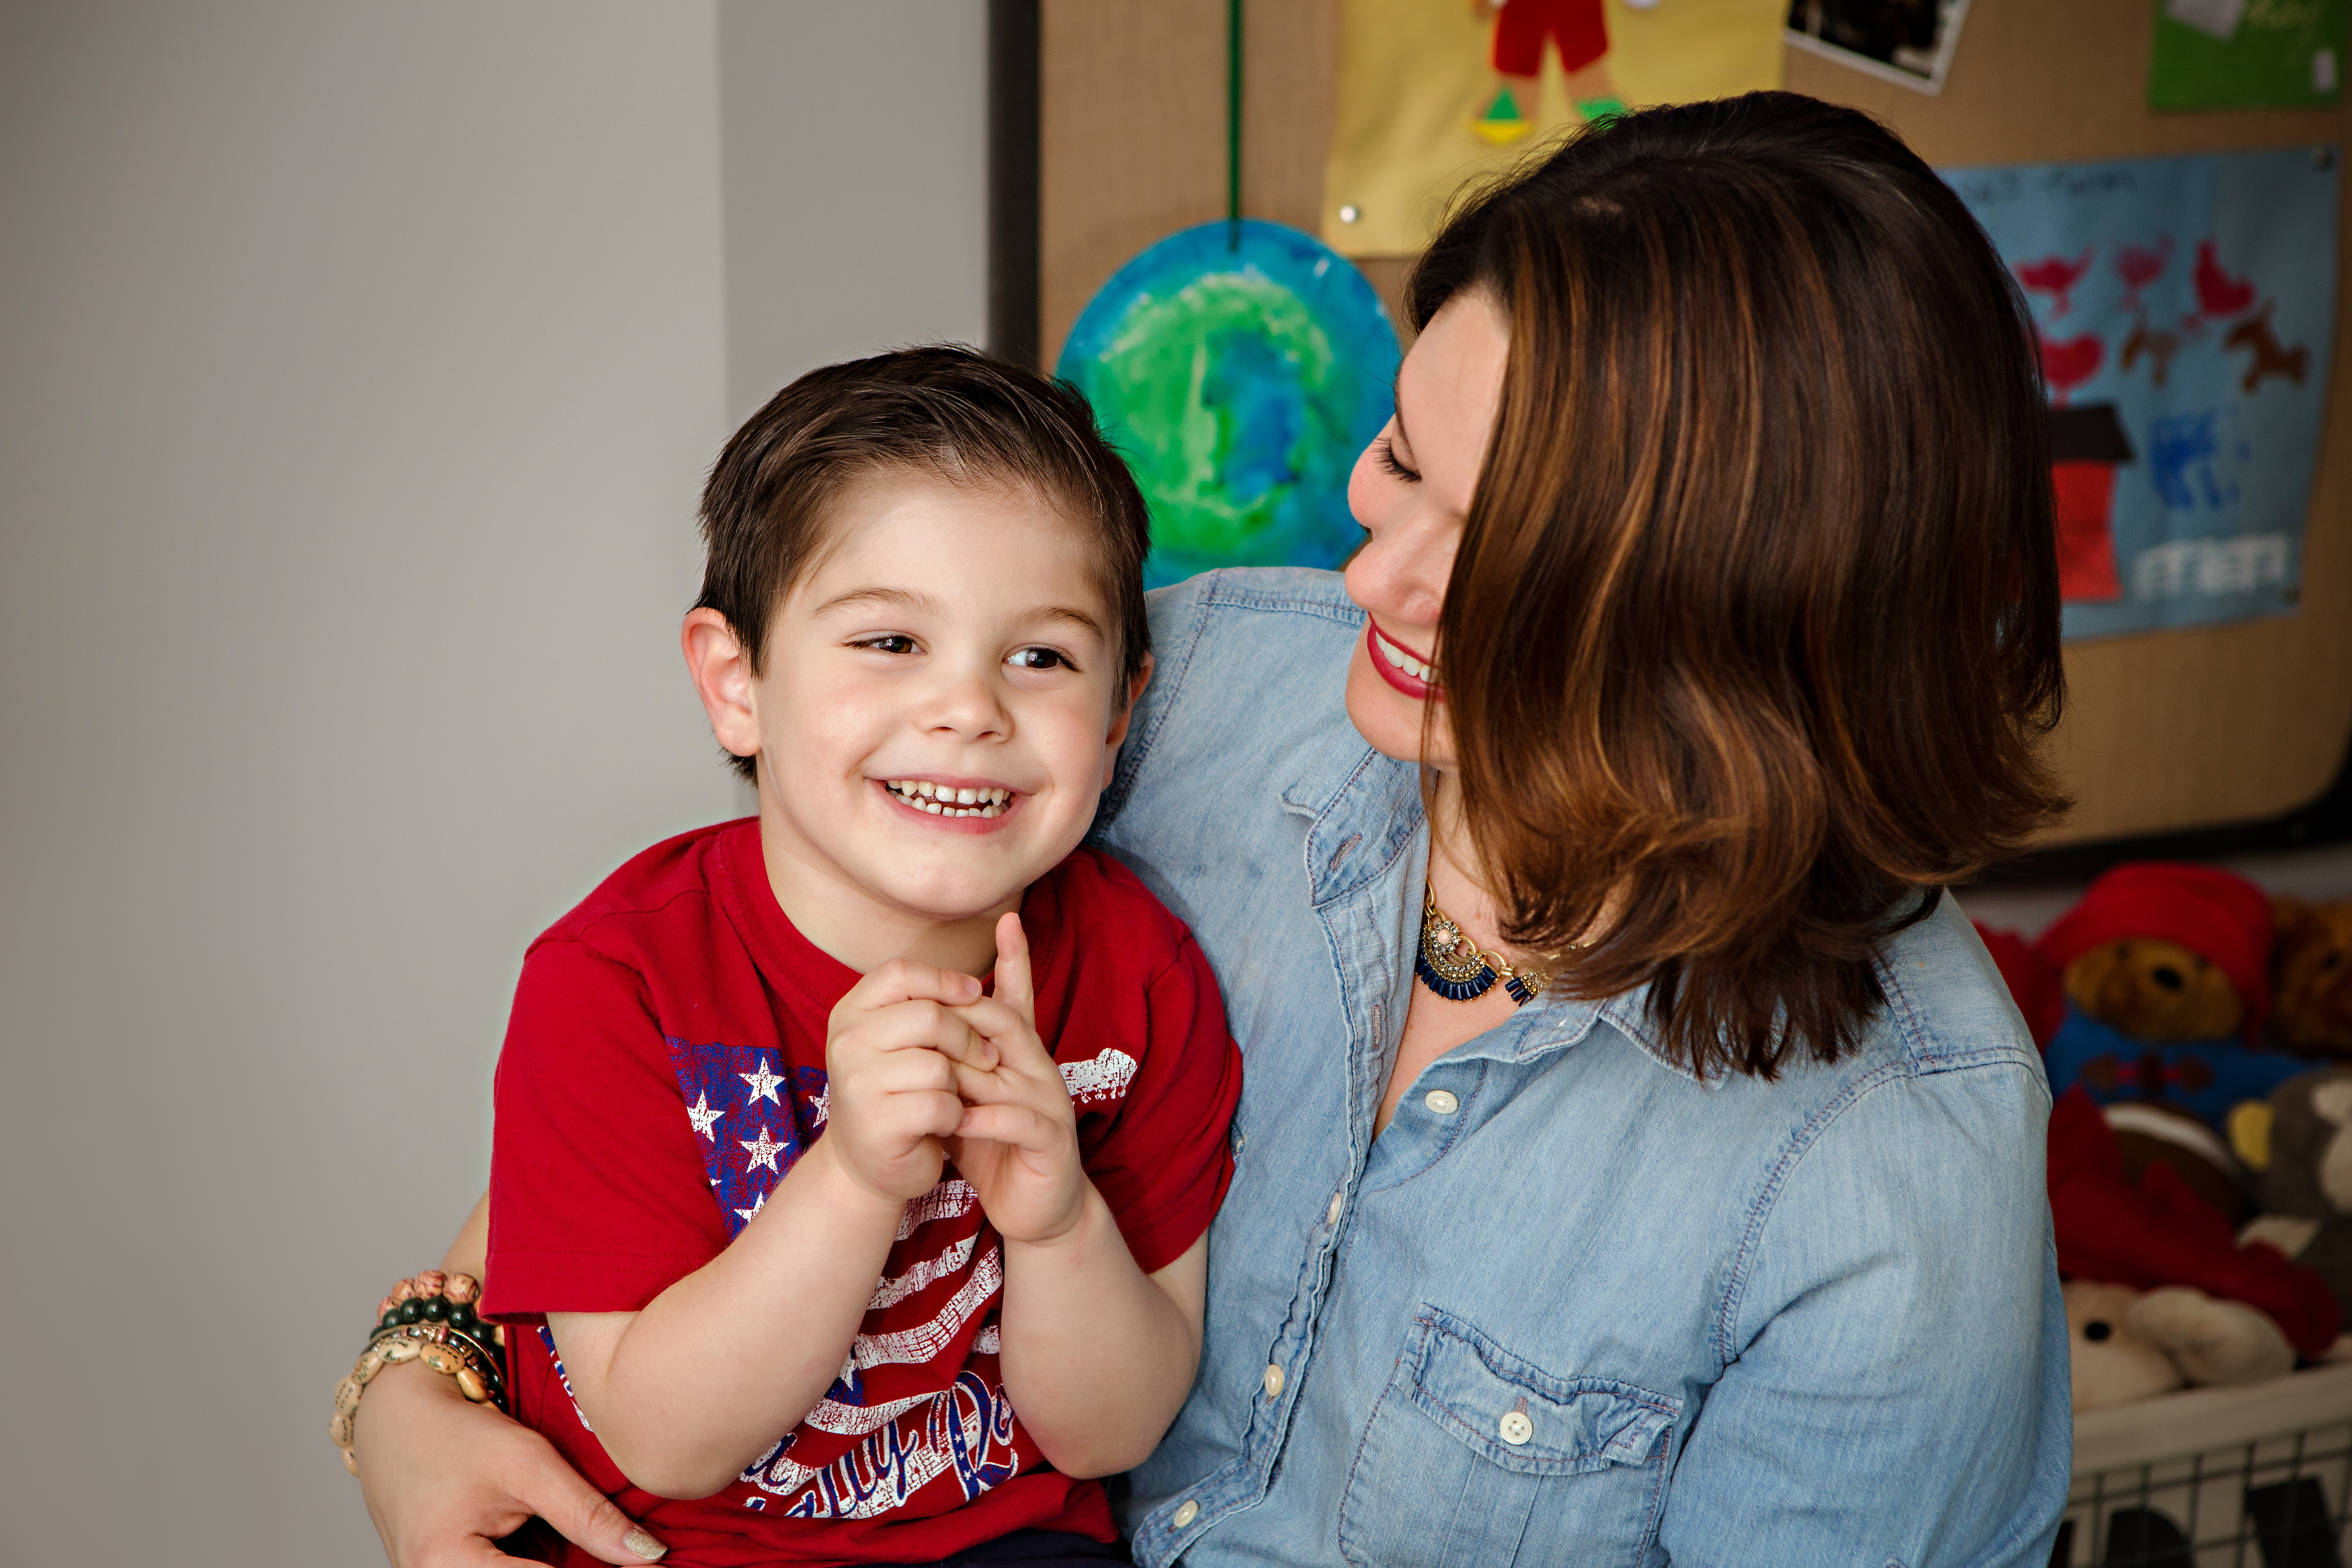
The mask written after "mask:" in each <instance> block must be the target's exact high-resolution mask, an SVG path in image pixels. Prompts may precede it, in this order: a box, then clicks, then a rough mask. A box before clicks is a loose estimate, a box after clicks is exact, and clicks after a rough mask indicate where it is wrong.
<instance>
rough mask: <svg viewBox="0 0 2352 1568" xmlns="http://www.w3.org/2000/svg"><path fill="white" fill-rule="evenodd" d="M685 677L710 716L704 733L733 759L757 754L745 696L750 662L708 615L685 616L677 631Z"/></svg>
mask: <svg viewBox="0 0 2352 1568" xmlns="http://www.w3.org/2000/svg"><path fill="white" fill-rule="evenodd" d="M677 640H678V647H680V648H681V649H682V650H683V651H684V652H685V654H686V672H687V674H688V676H689V677H691V678H692V679H693V681H694V694H695V695H696V696H697V697H699V698H701V699H702V710H703V711H704V712H705V713H708V714H709V715H710V732H711V734H712V735H713V736H715V737H717V739H718V741H719V744H720V745H721V746H724V747H725V748H726V749H727V750H728V751H729V752H732V753H734V754H735V755H736V756H739V757H752V756H757V755H759V752H760V714H759V710H758V709H757V708H756V707H755V706H754V704H753V701H752V696H751V656H750V655H749V654H747V653H745V652H744V650H743V644H742V641H741V639H740V638H739V637H736V635H735V628H734V627H733V626H729V625H728V624H727V617H726V616H722V615H720V614H719V612H718V611H716V610H713V609H707V608H706V609H697V610H688V612H687V613H686V624H685V625H684V626H681V627H679V628H678V634H677Z"/></svg>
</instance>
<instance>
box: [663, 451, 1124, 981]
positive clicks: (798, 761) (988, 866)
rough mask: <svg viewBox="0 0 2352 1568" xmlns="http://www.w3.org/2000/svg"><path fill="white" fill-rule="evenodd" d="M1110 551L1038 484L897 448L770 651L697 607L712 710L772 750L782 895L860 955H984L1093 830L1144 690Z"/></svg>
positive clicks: (724, 729) (792, 604)
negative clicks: (739, 646) (907, 455)
mask: <svg viewBox="0 0 2352 1568" xmlns="http://www.w3.org/2000/svg"><path fill="white" fill-rule="evenodd" d="M1089 553H1090V552H1089V545H1088V542H1087V540H1086V538H1085V537H1084V536H1083V534H1082V533H1081V532H1080V531H1078V529H1077V528H1076V526H1074V525H1073V524H1071V523H1069V522H1068V521H1066V520H1064V519H1063V518H1062V517H1060V516H1059V515H1058V514H1057V513H1056V512H1055V510H1054V509H1053V508H1052V507H1051V506H1049V505H1048V504H1047V503H1046V502H1045V501H1044V500H1042V499H1041V498H1039V497H1038V496H1036V495H1035V494H1034V492H1031V491H1028V490H1026V489H1010V488H1006V487H1004V486H1001V485H986V486H971V487H965V486H959V485H952V484H950V483H947V482H945V481H943V480H940V479H934V478H929V477H927V476H923V475H919V474H914V473H908V472H905V471H901V470H885V471H884V472H882V473H880V474H877V476H875V477H873V478H872V479H867V480H866V481H865V482H864V483H863V484H861V485H859V486H858V487H856V489H853V490H851V491H850V492H849V493H848V494H847V495H846V496H845V497H843V498H842V499H841V500H839V501H838V502H837V503H835V508H834V515H833V518H832V521H831V522H830V524H829V526H828V527H827V529H826V531H825V543H824V548H823V551H822V552H821V553H820V554H819V555H818V556H817V557H816V559H815V561H814V564H813V565H811V566H810V567H809V568H808V570H807V571H806V572H805V573H804V574H803V575H802V577H801V579H800V581H799V582H797V583H795V584H793V589H792V591H791V593H789V594H788V595H786V596H785V598H784V600H783V601H782V604H780V605H778V606H777V608H776V610H775V612H774V615H773V616H772V619H771V621H770V623H769V626H768V631H767V639H766V647H765V650H764V663H765V668H764V669H763V670H762V671H761V673H760V674H759V675H757V676H752V675H751V674H750V673H749V672H748V670H746V669H744V668H742V660H741V658H740V650H738V651H737V652H736V653H735V654H734V656H733V659H732V663H731V665H730V662H729V659H728V658H727V652H728V649H729V648H731V647H734V646H735V645H734V640H733V637H732V634H731V631H730V630H729V629H728V628H727V627H726V626H725V623H724V621H723V620H721V619H719V617H718V616H716V615H715V614H714V613H712V612H709V611H697V612H696V613H695V615H694V616H688V624H687V628H686V633H685V640H686V644H687V658H688V664H689V666H693V667H695V668H696V674H697V685H698V687H699V688H701V689H703V694H704V702H705V705H706V707H708V708H709V710H710V715H711V725H712V729H713V731H715V732H716V733H717V734H718V736H719V742H720V744H722V745H724V746H726V747H727V749H728V750H729V751H730V752H735V753H736V754H738V755H739V756H740V755H744V754H747V753H748V752H753V751H756V752H758V754H759V759H760V768H759V772H760V780H759V792H760V830H761V844H762V847H763V848H764V850H765V854H766V858H767V864H768V874H769V880H770V883H771V884H772V887H773V889H774V890H775V894H776V900H777V902H778V903H779V904H781V905H782V908H783V910H784V913H785V914H786V915H787V916H789V917H790V918H791V919H792V921H793V924H794V925H796V926H798V927H799V928H800V930H801V931H802V932H803V934H804V935H806V936H807V937H808V938H809V940H810V941H812V942H815V943H816V944H817V945H818V946H819V947H821V948H823V949H824V950H825V951H826V952H831V953H832V954H833V955H834V956H835V957H836V958H839V959H840V960H841V961H842V962H843V963H847V964H848V965H850V966H851V967H852V968H854V969H858V970H861V971H863V970H870V969H872V968H874V967H875V966H876V965H877V964H878V963H882V962H884V961H885V960H887V959H888V958H891V957H896V956H900V955H905V956H910V957H919V958H923V959H925V960H926V961H927V962H930V963H941V964H945V965H949V966H951V967H956V968H962V969H967V970H973V971H981V970H985V969H986V968H987V967H988V963H989V961H990V959H991V958H992V956H993V954H994V939H993V934H992V933H993V924H994V921H995V919H996V917H997V916H998V915H1000V914H1002V913H1003V912H1004V911H1005V910H1013V909H1018V908H1019V907H1020V902H1021V895H1022V893H1023V891H1024V889H1026V888H1027V887H1028V885H1029V884H1030V883H1031V882H1032V881H1034V880H1035V879H1037V878H1038V877H1040V876H1042V875H1043V874H1044V873H1045V872H1046V871H1047V870H1049V869H1051V868H1053V867H1054V866H1055V864H1056V863H1057V862H1059V861H1060V860H1061V859H1062V858H1063V857H1064V856H1066V855H1067V854H1068V853H1069V852H1070V851H1071V850H1072V849H1074V848H1076V847H1077V844H1078V841H1079V840H1080V839H1081V838H1083V837H1085V835H1086V831H1087V826H1088V825H1089V824H1090V823H1091V822H1092V821H1093V819H1094V811H1095V802H1096V799H1097V796H1098V795H1100V794H1101V792H1102V788H1103V785H1104V784H1105V783H1106V782H1108V777H1109V773H1110V766H1111V763H1112V761H1113V759H1114V758H1115V757H1116V755H1117V752H1118V742H1119V741H1120V739H1121V738H1122V737H1123V736H1124V734H1125V732H1126V728H1127V711H1128V702H1129V698H1130V694H1129V693H1128V692H1126V691H1124V690H1122V689H1120V682H1119V679H1118V668H1117V664H1118V653H1117V649H1116V647H1115V646H1114V643H1113V641H1112V637H1111V635H1110V632H1111V628H1110V626H1109V620H1110V610H1109V607H1108V605H1106V604H1105V603H1104V600H1103V595H1102V593H1101V591H1100V589H1099V588H1097V586H1096V581H1095V576H1096V574H1094V573H1093V572H1092V571H1090V570H1089V567H1090V565H1091V564H1092V563H1091V562H1090V561H1089V559H1088V556H1089ZM698 618H699V619H698ZM706 671H708V673H706ZM967 949H968V950H969V952H967V951H966V950H967Z"/></svg>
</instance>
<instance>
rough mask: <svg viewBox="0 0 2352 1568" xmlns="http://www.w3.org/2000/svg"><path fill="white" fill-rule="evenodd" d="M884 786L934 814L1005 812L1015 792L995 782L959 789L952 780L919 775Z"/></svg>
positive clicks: (1000, 813) (918, 807)
mask: <svg viewBox="0 0 2352 1568" xmlns="http://www.w3.org/2000/svg"><path fill="white" fill-rule="evenodd" d="M885 787H886V788H887V789H888V790H889V791H890V793H891V794H892V795H897V796H898V798H899V799H901V800H903V801H905V802H906V803H907V804H908V805H911V806H914V807H916V808H917V809H918V810H920V811H927V812H929V813H930V814H931V815H932V816H1003V815H1004V811H1005V804H1006V802H1008V801H1009V800H1011V799H1012V796H1013V792H1012V791H1011V790H1008V789H999V788H996V787H994V786H993V785H991V786H987V787H976V788H972V789H960V788H957V787H955V786H953V785H950V784H926V783H925V782H923V781H922V780H920V779H890V780H887V781H886V784H885Z"/></svg>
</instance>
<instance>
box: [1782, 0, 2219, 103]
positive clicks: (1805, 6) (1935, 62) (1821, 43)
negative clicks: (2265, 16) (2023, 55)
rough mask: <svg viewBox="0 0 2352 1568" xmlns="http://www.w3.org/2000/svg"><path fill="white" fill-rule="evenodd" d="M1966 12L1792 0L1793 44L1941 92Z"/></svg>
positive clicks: (1915, 1) (1908, 4) (1923, 4)
mask: <svg viewBox="0 0 2352 1568" xmlns="http://www.w3.org/2000/svg"><path fill="white" fill-rule="evenodd" d="M2241 3H2242V0H2241ZM1968 14H1969V0H1790V5H1789V42H1790V45H1792V46H1793V47H1797V48H1801V49H1804V50H1806V51H1808V52H1809V53H1811V54H1816V55H1823V56H1826V57H1828V58H1831V59H1833V60H1835V61H1837V62H1838V63H1839V64H1840V65H1843V66H1852V67H1853V68H1854V69H1855V70H1858V71H1864V72H1867V73H1868V74H1869V75H1872V76H1874V77H1882V78H1884V79H1886V80H1888V81H1894V82H1900V83H1902V84H1903V85H1904V86H1905V87H1908V88H1916V89H1918V90H1919V91H1921V92H1941V91H1943V90H1944V74H1945V73H1946V72H1947V71H1948V70H1950V69H1951V68H1952V50H1953V48H1954V47H1956V46H1957V45H1958V43H1959V41H1960V23H1961V22H1962V21H1963V20H1965V19H1966V17H1967V16H1968Z"/></svg>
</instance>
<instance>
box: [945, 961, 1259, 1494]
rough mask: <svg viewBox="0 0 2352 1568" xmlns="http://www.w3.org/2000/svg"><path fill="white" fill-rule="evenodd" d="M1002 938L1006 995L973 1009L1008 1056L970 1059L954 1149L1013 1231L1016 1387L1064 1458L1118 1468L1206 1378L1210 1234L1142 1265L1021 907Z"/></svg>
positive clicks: (1077, 1465)
mask: <svg viewBox="0 0 2352 1568" xmlns="http://www.w3.org/2000/svg"><path fill="white" fill-rule="evenodd" d="M996 942H997V955H998V956H997V964H996V993H995V994H994V995H993V996H992V997H989V998H987V999H986V1000H984V1001H981V1002H977V1003H974V1004H972V1005H969V1006H966V1007H963V1008H961V1009H959V1011H961V1013H962V1015H963V1016H965V1017H966V1018H968V1019H969V1020H971V1026H972V1027H973V1029H974V1030H975V1031H976V1032H978V1033H979V1034H980V1035H981V1036H982V1037H984V1038H985V1039H986V1040H987V1041H988V1043H989V1044H990V1045H991V1046H992V1047H994V1049H995V1053H996V1055H997V1057H998V1058H999V1063H1000V1065H999V1066H997V1067H996V1068H995V1069H994V1070H992V1071H982V1070H976V1069H974V1068H971V1067H969V1066H967V1067H965V1068H961V1070H959V1071H958V1073H957V1075H956V1076H957V1082H958V1086H959V1088H960V1089H961V1092H962V1094H963V1097H964V1099H965V1100H967V1101H968V1102H969V1108H968V1109H967V1110H965V1112H964V1115H963V1121H962V1123H961V1126H960V1127H959V1128H958V1133H959V1136H958V1137H957V1138H956V1140H955V1141H954V1142H953V1143H952V1145H951V1152H953V1154H954V1157H955V1162H956V1169H957V1170H958V1171H960V1172H961V1173H962V1174H963V1176H964V1178H965V1179H966V1180H968V1181H969V1182H971V1184H972V1185H973V1187H974V1188H975V1189H977V1191H978V1192H979V1194H980V1201H981V1206H982V1208H983V1209H984V1210H985V1211H986V1212H987V1215H988V1217H989V1219H990V1220H991V1221H992V1223H993V1224H994V1225H995V1226H996V1228H997V1230H998V1231H999V1233H1001V1234H1002V1235H1003V1237H1004V1306H1003V1318H1002V1322H1001V1331H1002V1333H1003V1352H1002V1361H1001V1364H1002V1365H1003V1369H1004V1391H1005V1393H1006V1394H1008V1395H1009V1396H1010V1397H1011V1399H1012V1403H1013V1408H1014V1409H1015V1410H1018V1411H1019V1412H1020V1413H1021V1421H1022V1425H1023V1426H1026V1427H1027V1428H1028V1429H1029V1433H1030V1435H1031V1436H1034V1437H1035V1438H1036V1439H1037V1445H1038V1447H1040V1448H1042V1449H1043V1450H1044V1451H1045V1457H1046V1458H1048V1459H1050V1460H1052V1461H1053V1464H1054V1468H1055V1469H1057V1470H1060V1471H1061V1472H1062V1473H1063V1474H1064V1475H1068V1476H1103V1475H1111V1474H1114V1473H1116V1472H1118V1471H1120V1470H1124V1469H1129V1468H1133V1467H1134V1466H1136V1465H1138V1464H1139V1463H1141V1462H1142V1460H1143V1459H1144V1458H1145V1457H1146V1456H1148V1455H1149V1454H1150V1452H1151V1450H1152V1448H1153V1447H1155V1446H1156V1445H1157V1444H1158V1443H1159V1441H1160V1436H1161V1435H1162V1434H1163V1433H1165V1432H1166V1431H1167V1430H1168V1425H1169V1423H1170V1422H1171V1421H1173V1420H1174V1419H1175V1418H1176V1411H1177V1409H1178V1407H1179V1406H1181V1405H1182V1404H1183V1402H1184V1396H1185V1394H1187V1393H1188V1392H1189V1391H1190V1390H1191V1388H1192V1373H1193V1370H1194V1368H1195V1366H1196V1365H1197V1364H1198V1363H1199V1361H1200V1355H1201V1316H1202V1298H1203V1295H1204V1294H1205V1290H1206V1287H1207V1283H1208V1272H1209V1268H1208V1256H1209V1250H1208V1240H1207V1237H1205V1236H1202V1237H1200V1238H1198V1239H1196V1240H1194V1241H1193V1242H1192V1245H1191V1247H1188V1248H1187V1249H1186V1250H1185V1251H1184V1253H1183V1254H1182V1256H1181V1257H1179V1258H1177V1259H1176V1260H1175V1261H1174V1262H1172V1263H1170V1264H1169V1265H1167V1266H1166V1267H1165V1268H1160V1269H1159V1270H1158V1271H1157V1272H1155V1273H1152V1274H1150V1275H1146V1274H1145V1273H1144V1272H1143V1270H1142V1269H1141V1268H1139V1266H1138V1265H1137V1263H1136V1261H1135V1257H1134V1254H1133V1253H1132V1252H1130V1251H1129V1248H1128V1244H1127V1238H1126V1237H1125V1236H1123V1235H1122V1234H1121V1232H1120V1230H1119V1226H1118V1218H1117V1216H1115V1215H1113V1214H1112V1212H1111V1207H1110V1205H1109V1203H1108V1201H1107V1200H1106V1199H1105V1198H1104V1196H1103V1194H1102V1193H1101V1192H1100V1190H1098V1189H1097V1187H1096V1185H1095V1184H1094V1183H1093V1182H1092V1181H1091V1180H1089V1179H1088V1177H1087V1173H1086V1171H1085V1168H1084V1166H1083V1164H1082V1163H1081V1160H1080V1155H1079V1151H1078V1140H1077V1125H1076V1113H1075V1111H1074V1110H1073V1109H1072V1107H1071V1104H1070V1097H1069V1092H1068V1090H1067V1089H1066V1087H1065V1085H1064V1083H1063V1080H1062V1074H1061V1069H1060V1068H1059V1067H1058V1066H1056V1065H1055V1061H1054V1058H1053V1057H1052V1055H1051V1054H1050V1053H1049V1052H1047V1050H1046V1049H1045V1044H1044V1042H1043V1041H1042V1040H1041V1039H1039V1037H1038V1035H1037V1028H1036V1016H1035V1004H1034V992H1033V988H1032V982H1031V975H1030V970H1029V943H1028V939H1027V937H1026V935H1025V934H1024V932H1023V931H1022V928H1021V921H1020V917H1019V916H1017V915H1006V916H1005V917H1003V920H1002V921H999V922H998V925H997V933H996ZM1218 1032H1219V1034H1220V1035H1221V1036H1222V1033H1223V1030H1222V1026H1220V1027H1219V1031H1218ZM1219 1147H1220V1148H1222V1141H1220V1143H1219Z"/></svg>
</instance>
